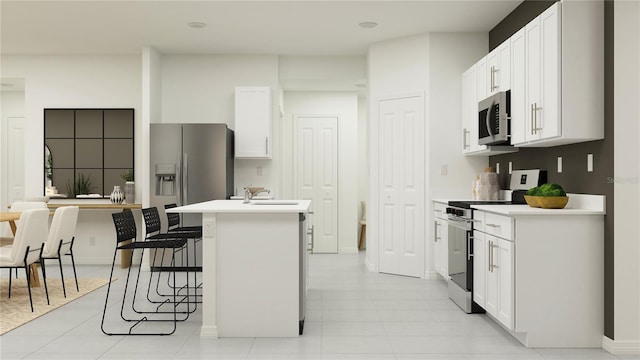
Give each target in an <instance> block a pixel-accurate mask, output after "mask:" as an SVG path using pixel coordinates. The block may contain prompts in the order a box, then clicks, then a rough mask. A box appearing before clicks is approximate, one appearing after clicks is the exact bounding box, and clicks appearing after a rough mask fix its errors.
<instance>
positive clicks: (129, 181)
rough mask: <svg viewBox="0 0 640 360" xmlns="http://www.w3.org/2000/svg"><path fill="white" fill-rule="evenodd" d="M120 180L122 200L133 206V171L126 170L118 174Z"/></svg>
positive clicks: (134, 186)
mask: <svg viewBox="0 0 640 360" xmlns="http://www.w3.org/2000/svg"><path fill="white" fill-rule="evenodd" d="M120 177H121V178H122V180H124V199H125V201H126V202H127V204H133V203H135V201H136V184H135V182H134V181H133V169H127V171H125V172H123V173H121V174H120Z"/></svg>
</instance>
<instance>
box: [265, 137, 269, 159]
mask: <svg viewBox="0 0 640 360" xmlns="http://www.w3.org/2000/svg"><path fill="white" fill-rule="evenodd" d="M264 154H265V155H269V137H268V136H265V137H264Z"/></svg>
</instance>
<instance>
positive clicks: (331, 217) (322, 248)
mask: <svg viewBox="0 0 640 360" xmlns="http://www.w3.org/2000/svg"><path fill="white" fill-rule="evenodd" d="M294 119H295V129H296V130H295V133H296V136H295V142H294V164H295V169H294V176H295V179H296V181H295V191H296V198H298V199H306V200H311V210H310V211H311V212H312V214H311V216H310V219H309V224H310V227H312V229H313V244H312V249H313V253H334V254H335V253H338V117H337V116H304V115H300V116H295V117H294Z"/></svg>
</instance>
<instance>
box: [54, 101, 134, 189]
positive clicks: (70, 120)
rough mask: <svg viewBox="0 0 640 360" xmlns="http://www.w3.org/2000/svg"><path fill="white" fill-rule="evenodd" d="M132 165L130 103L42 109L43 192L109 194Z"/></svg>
mask: <svg viewBox="0 0 640 360" xmlns="http://www.w3.org/2000/svg"><path fill="white" fill-rule="evenodd" d="M54 160H55V161H54ZM134 168H135V167H134V109H120V108H117V109H66V108H65V109H44V192H45V195H47V196H49V197H100V198H102V197H105V198H108V197H109V194H111V192H112V190H113V188H114V186H124V180H123V178H122V177H121V174H122V173H123V172H125V171H127V170H129V169H134Z"/></svg>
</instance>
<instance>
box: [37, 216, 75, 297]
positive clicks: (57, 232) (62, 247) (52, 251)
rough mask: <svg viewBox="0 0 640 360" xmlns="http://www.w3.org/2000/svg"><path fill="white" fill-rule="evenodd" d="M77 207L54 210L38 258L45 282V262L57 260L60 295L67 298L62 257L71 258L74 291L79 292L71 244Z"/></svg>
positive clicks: (73, 236) (73, 238) (73, 237)
mask: <svg viewBox="0 0 640 360" xmlns="http://www.w3.org/2000/svg"><path fill="white" fill-rule="evenodd" d="M78 212H79V207H78V206H62V207H59V208H57V209H56V212H55V213H54V214H53V220H52V221H51V227H50V228H49V237H48V238H47V242H46V243H45V244H44V249H43V250H42V255H41V256H40V260H39V262H40V265H41V266H42V277H43V279H44V282H45V283H46V282H47V272H46V268H45V260H55V259H58V264H59V266H60V278H61V279H62V293H63V294H64V297H67V290H66V288H65V285H64V273H63V271H62V257H63V256H65V255H66V256H69V257H71V267H72V268H73V276H74V277H75V279H76V291H78V292H79V291H80V288H79V287H78V274H77V273H76V262H75V259H74V257H73V242H74V240H75V233H76V225H77V223H78Z"/></svg>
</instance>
